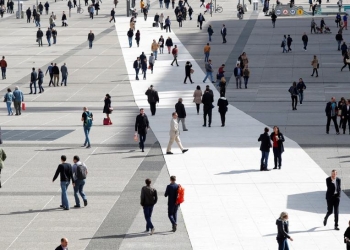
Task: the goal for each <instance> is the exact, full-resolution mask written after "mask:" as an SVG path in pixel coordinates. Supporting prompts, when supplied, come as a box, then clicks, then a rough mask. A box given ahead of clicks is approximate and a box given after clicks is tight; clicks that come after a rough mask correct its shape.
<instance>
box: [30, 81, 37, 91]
mask: <svg viewBox="0 0 350 250" xmlns="http://www.w3.org/2000/svg"><path fill="white" fill-rule="evenodd" d="M33 85H34V90H35V92H34V94H36V81H33V82H31V83H30V85H29V87H30V93H33V90H32V86H33Z"/></svg>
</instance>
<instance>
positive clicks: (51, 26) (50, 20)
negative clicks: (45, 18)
mask: <svg viewBox="0 0 350 250" xmlns="http://www.w3.org/2000/svg"><path fill="white" fill-rule="evenodd" d="M49 24H50V28H51V29H52V28H53V27H55V21H54V20H53V17H52V16H50V17H49Z"/></svg>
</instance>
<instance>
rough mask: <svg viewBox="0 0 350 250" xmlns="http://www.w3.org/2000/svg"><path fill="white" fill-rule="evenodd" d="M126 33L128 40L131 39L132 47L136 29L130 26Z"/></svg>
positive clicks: (130, 44) (130, 45)
mask: <svg viewBox="0 0 350 250" xmlns="http://www.w3.org/2000/svg"><path fill="white" fill-rule="evenodd" d="M126 35H127V36H128V40H129V48H131V47H132V37H133V36H134V31H133V30H132V29H131V28H129V30H128V32H127V34H126Z"/></svg>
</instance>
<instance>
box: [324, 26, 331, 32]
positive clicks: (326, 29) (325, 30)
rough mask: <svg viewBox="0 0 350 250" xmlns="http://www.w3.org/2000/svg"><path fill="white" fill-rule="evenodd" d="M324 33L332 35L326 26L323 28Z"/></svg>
mask: <svg viewBox="0 0 350 250" xmlns="http://www.w3.org/2000/svg"><path fill="white" fill-rule="evenodd" d="M324 33H326V34H330V33H332V31H331V29H330V28H329V27H328V26H325V27H324Z"/></svg>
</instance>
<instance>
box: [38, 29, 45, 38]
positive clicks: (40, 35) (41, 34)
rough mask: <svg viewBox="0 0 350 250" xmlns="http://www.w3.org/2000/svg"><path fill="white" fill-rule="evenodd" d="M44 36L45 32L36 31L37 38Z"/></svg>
mask: <svg viewBox="0 0 350 250" xmlns="http://www.w3.org/2000/svg"><path fill="white" fill-rule="evenodd" d="M43 36H44V33H43V32H42V31H41V30H38V31H37V32H36V38H42V37H43Z"/></svg>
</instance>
